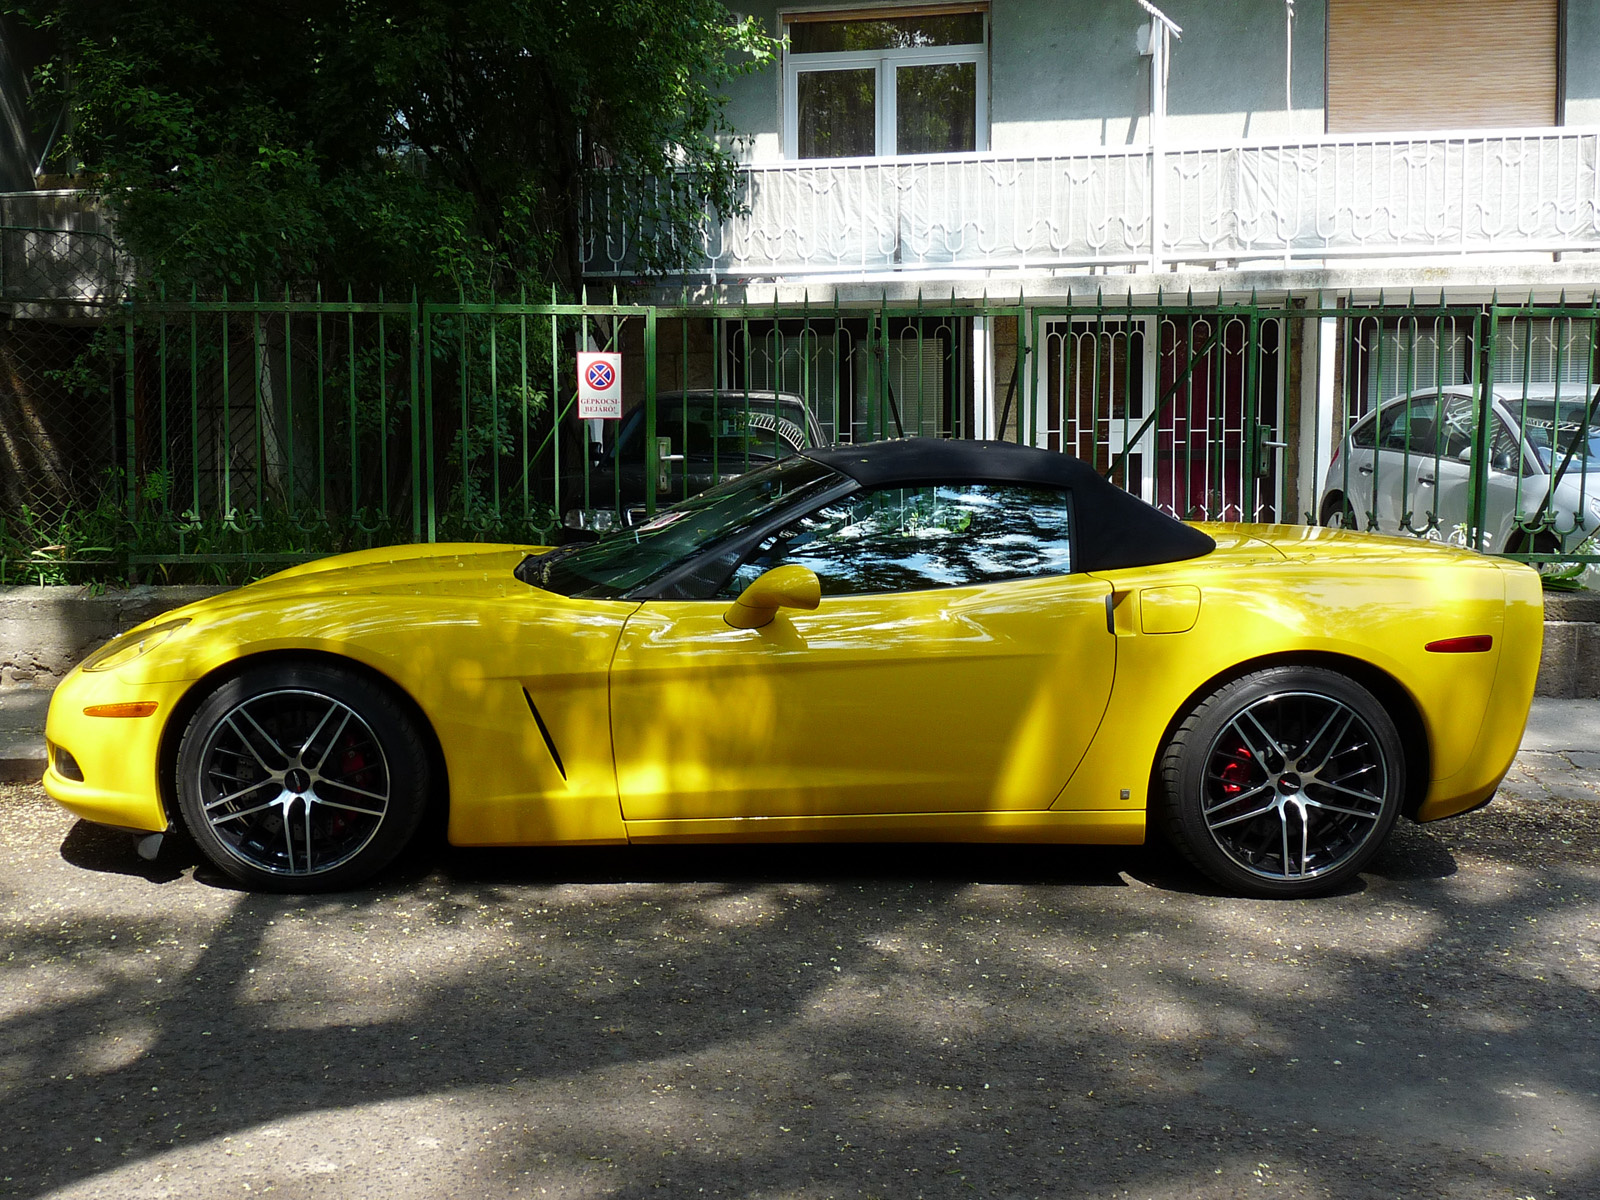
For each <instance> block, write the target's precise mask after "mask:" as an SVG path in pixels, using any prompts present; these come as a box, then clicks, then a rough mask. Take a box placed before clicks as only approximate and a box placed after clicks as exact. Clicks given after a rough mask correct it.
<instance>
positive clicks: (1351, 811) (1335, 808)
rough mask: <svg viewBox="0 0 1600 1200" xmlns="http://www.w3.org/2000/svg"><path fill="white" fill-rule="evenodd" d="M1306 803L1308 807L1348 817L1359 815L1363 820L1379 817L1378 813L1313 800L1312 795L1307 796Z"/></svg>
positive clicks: (1373, 819) (1372, 819)
mask: <svg viewBox="0 0 1600 1200" xmlns="http://www.w3.org/2000/svg"><path fill="white" fill-rule="evenodd" d="M1305 803H1306V807H1307V808H1318V809H1321V810H1322V811H1323V812H1331V813H1340V814H1342V815H1344V816H1346V817H1359V818H1360V819H1361V820H1363V821H1375V820H1377V817H1378V814H1377V813H1371V812H1362V811H1361V810H1360V809H1357V808H1341V807H1340V806H1339V805H1337V804H1329V803H1328V802H1327V801H1325V800H1313V799H1312V798H1311V797H1310V796H1307V797H1306V798H1305Z"/></svg>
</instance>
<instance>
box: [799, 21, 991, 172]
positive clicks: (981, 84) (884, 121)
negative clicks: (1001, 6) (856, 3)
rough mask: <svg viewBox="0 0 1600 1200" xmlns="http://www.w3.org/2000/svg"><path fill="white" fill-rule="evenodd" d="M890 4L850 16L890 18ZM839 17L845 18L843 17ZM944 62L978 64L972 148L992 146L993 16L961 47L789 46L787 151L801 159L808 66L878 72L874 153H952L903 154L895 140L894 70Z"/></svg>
mask: <svg viewBox="0 0 1600 1200" xmlns="http://www.w3.org/2000/svg"><path fill="white" fill-rule="evenodd" d="M894 15H895V10H894V9H892V8H888V9H884V10H883V11H882V12H874V13H872V14H871V15H870V16H865V17H863V16H861V15H859V14H858V13H857V12H855V11H853V10H852V12H851V15H850V17H849V18H848V19H851V20H873V19H891V18H893V17H894ZM841 19H846V18H843V17H841ZM946 63H974V64H976V66H977V80H976V83H975V85H974V87H975V90H976V92H977V96H976V106H977V111H976V113H975V114H974V122H975V124H974V134H973V149H974V151H975V152H979V151H984V150H987V149H988V148H989V15H988V13H985V14H984V17H983V41H982V42H968V43H966V44H964V45H959V46H916V47H911V48H907V49H900V50H849V51H841V52H838V53H831V54H795V53H793V52H792V51H785V52H784V56H783V156H784V157H785V158H787V159H799V158H800V76H801V75H802V74H803V73H805V72H809V71H860V70H864V69H868V68H870V69H874V70H876V71H877V82H876V86H877V104H876V106H875V108H876V116H877V129H876V130H875V134H874V138H873V141H874V149H873V157H874V158H947V157H949V155H948V154H916V155H909V154H908V155H901V154H899V153H898V152H897V149H896V146H895V139H896V137H897V131H898V128H899V126H898V121H897V119H896V118H897V115H898V114H897V112H896V101H897V93H896V88H895V83H896V81H895V72H896V71H898V70H899V69H900V68H901V67H916V66H937V65H943V64H946ZM805 161H807V162H826V161H829V160H827V159H806V160H805Z"/></svg>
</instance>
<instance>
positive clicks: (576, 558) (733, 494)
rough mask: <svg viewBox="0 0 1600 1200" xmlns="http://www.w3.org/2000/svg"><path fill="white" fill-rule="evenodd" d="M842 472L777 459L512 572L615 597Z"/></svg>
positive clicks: (548, 586)
mask: <svg viewBox="0 0 1600 1200" xmlns="http://www.w3.org/2000/svg"><path fill="white" fill-rule="evenodd" d="M843 479H844V477H843V476H842V475H840V474H839V473H838V472H837V471H835V470H833V469H832V468H831V467H825V466H823V465H822V464H821V463H818V462H813V461H812V460H811V459H809V458H803V457H800V456H795V457H792V458H784V459H780V460H779V461H777V462H775V463H771V464H769V465H767V466H763V467H759V468H757V469H756V470H754V471H751V472H750V473H749V474H748V475H741V476H740V477H739V478H738V479H730V480H729V481H728V482H726V483H723V484H721V485H719V486H717V487H714V488H712V489H711V490H710V491H706V492H701V493H700V494H699V495H698V496H694V497H691V498H690V499H688V500H685V501H684V502H683V503H681V504H677V505H674V506H673V507H672V508H668V509H664V510H662V511H661V512H659V513H657V514H656V516H655V518H654V519H653V520H651V521H649V522H647V523H645V524H643V525H640V526H637V527H636V528H633V529H621V530H618V531H617V532H616V533H612V534H608V535H607V536H605V537H603V538H601V539H600V540H599V541H598V542H589V543H587V544H584V545H580V546H571V547H567V548H564V549H561V550H554V551H552V552H551V553H549V554H545V555H540V556H537V557H533V558H529V559H526V560H524V561H523V563H522V565H521V566H519V567H518V568H517V578H518V579H520V580H522V581H523V582H524V583H530V584H532V585H533V586H534V587H539V588H543V589H545V590H546V591H549V592H559V593H560V594H561V595H563V596H582V597H586V598H590V599H614V598H616V597H618V596H622V595H624V594H626V593H627V592H629V591H631V590H633V589H634V588H636V587H639V586H640V585H642V584H645V583H648V582H650V581H651V580H652V579H654V578H655V577H656V576H658V575H661V574H663V573H664V572H666V571H668V570H670V569H671V568H672V567H675V566H677V565H678V564H679V563H681V562H684V561H686V560H687V559H689V558H692V557H693V556H694V555H697V554H699V553H700V552H701V551H702V550H705V549H707V548H709V547H711V546H714V545H715V544H716V543H718V542H720V541H722V540H723V539H724V538H727V537H730V536H733V535H735V534H737V533H739V532H740V531H742V530H744V529H747V528H748V527H750V526H751V525H754V524H758V523H759V522H761V521H762V520H763V519H764V518H765V517H767V516H769V515H770V514H772V513H775V512H777V511H778V510H780V509H783V508H786V507H788V506H789V505H790V504H792V503H794V502H796V501H799V500H803V499H806V498H807V497H810V496H820V495H821V494H822V493H824V492H826V491H828V490H829V489H831V488H833V487H835V486H837V485H838V484H839V483H841V482H843Z"/></svg>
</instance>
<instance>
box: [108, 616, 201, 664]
mask: <svg viewBox="0 0 1600 1200" xmlns="http://www.w3.org/2000/svg"><path fill="white" fill-rule="evenodd" d="M188 623H189V618H188V617H179V618H178V619H177V620H175V621H163V622H161V624H159V625H152V626H150V628H149V629H135V630H134V631H133V632H132V633H125V634H123V635H122V636H121V637H119V638H112V639H111V640H110V641H109V642H107V643H106V644H105V645H104V646H101V647H100V649H98V650H96V651H95V652H94V653H93V654H91V655H89V657H88V658H86V659H84V660H83V669H84V670H85V671H115V670H116V669H117V668H118V667H121V666H126V665H127V664H128V663H131V662H132V661H133V660H134V659H136V658H138V657H139V656H140V655H141V654H144V653H146V652H147V651H150V650H153V649H155V648H156V647H157V646H159V645H160V644H161V643H162V642H164V641H166V640H167V639H168V638H169V637H171V636H172V635H173V634H175V633H177V632H178V630H180V629H182V628H183V627H184V626H185V625H187V624H188Z"/></svg>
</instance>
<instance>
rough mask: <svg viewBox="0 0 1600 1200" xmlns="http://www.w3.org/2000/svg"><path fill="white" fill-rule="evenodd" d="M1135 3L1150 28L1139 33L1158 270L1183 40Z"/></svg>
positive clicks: (1157, 13) (1145, 4)
mask: <svg viewBox="0 0 1600 1200" xmlns="http://www.w3.org/2000/svg"><path fill="white" fill-rule="evenodd" d="M1135 2H1136V3H1137V4H1138V5H1139V7H1141V8H1142V9H1144V10H1145V12H1147V13H1149V14H1150V24H1149V26H1148V27H1147V28H1145V29H1141V30H1140V31H1139V42H1140V46H1139V53H1140V54H1142V55H1144V56H1146V57H1148V58H1149V59H1150V269H1151V270H1152V271H1159V270H1160V269H1161V259H1162V246H1163V243H1164V242H1165V240H1166V238H1165V232H1166V217H1167V207H1166V205H1167V175H1166V163H1165V159H1164V154H1165V147H1166V124H1167V67H1168V64H1169V63H1170V62H1171V60H1172V39H1173V38H1175V37H1178V38H1181V37H1182V36H1183V30H1182V29H1181V28H1179V27H1178V25H1177V23H1176V22H1174V21H1173V20H1172V18H1171V17H1169V16H1167V14H1166V13H1164V12H1162V11H1161V10H1160V9H1159V8H1157V7H1156V6H1155V5H1154V4H1151V3H1150V0H1135Z"/></svg>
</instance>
